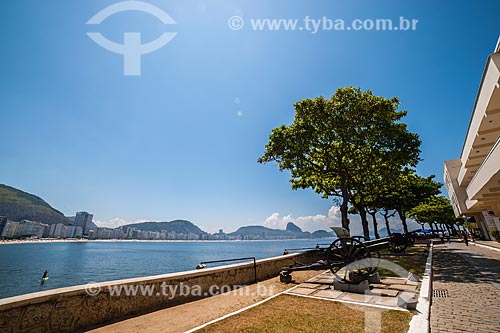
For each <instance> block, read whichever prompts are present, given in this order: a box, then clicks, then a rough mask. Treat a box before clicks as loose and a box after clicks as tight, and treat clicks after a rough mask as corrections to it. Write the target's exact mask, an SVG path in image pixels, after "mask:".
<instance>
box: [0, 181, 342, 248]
mask: <svg viewBox="0 0 500 333" xmlns="http://www.w3.org/2000/svg"><path fill="white" fill-rule="evenodd" d="M0 216H6V217H7V218H8V219H9V220H11V221H21V220H32V221H37V222H42V223H46V224H57V223H63V224H65V225H69V224H73V223H74V221H75V217H74V216H69V217H66V216H64V215H63V213H61V212H60V211H58V210H56V209H55V208H53V207H51V206H50V205H49V204H48V203H46V202H45V201H44V200H43V199H42V198H40V197H37V196H36V195H33V194H29V193H26V192H23V191H21V190H18V189H16V188H13V187H11V186H7V185H3V184H0ZM97 227H98V226H96V225H95V224H94V223H93V222H92V224H91V225H90V228H91V229H95V228H97ZM123 227H124V228H127V227H131V228H136V229H139V230H142V231H157V232H161V231H162V230H165V231H167V232H174V233H176V234H196V235H208V233H207V232H206V231H203V230H201V229H200V228H199V227H198V226H196V225H195V224H193V223H192V222H190V221H186V220H175V221H170V222H142V223H132V224H126V225H124V226H123ZM227 235H228V236H233V237H237V238H241V239H282V238H286V239H290V238H296V239H301V238H325V237H333V236H334V235H333V233H332V232H328V231H325V230H318V231H315V232H313V233H310V232H308V231H302V229H301V228H299V227H298V226H297V225H295V224H294V223H292V222H289V223H288V224H287V226H286V229H285V230H281V229H271V228H267V227H264V226H261V225H256V226H245V227H240V228H239V229H238V230H236V231H235V232H232V233H229V234H227Z"/></svg>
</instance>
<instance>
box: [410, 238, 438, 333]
mask: <svg viewBox="0 0 500 333" xmlns="http://www.w3.org/2000/svg"><path fill="white" fill-rule="evenodd" d="M433 245H434V243H433V241H432V240H431V246H430V248H429V255H428V256H427V262H426V263H425V271H424V277H423V278H422V284H421V286H420V294H419V296H418V303H417V312H418V313H417V314H416V315H414V316H413V318H412V319H411V321H410V329H409V330H408V333H429V331H430V314H431V311H430V310H431V301H432V247H433Z"/></svg>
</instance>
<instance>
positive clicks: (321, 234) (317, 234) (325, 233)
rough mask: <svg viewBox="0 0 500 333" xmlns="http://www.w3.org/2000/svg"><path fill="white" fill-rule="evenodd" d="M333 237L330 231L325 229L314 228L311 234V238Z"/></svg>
mask: <svg viewBox="0 0 500 333" xmlns="http://www.w3.org/2000/svg"><path fill="white" fill-rule="evenodd" d="M331 237H334V236H333V235H332V233H331V232H328V231H325V230H316V231H315V232H313V233H312V234H311V238H331Z"/></svg>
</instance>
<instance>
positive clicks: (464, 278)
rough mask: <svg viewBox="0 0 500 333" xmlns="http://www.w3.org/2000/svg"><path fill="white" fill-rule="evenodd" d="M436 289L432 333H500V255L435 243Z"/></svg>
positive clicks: (434, 279) (478, 249) (470, 247)
mask: <svg viewBox="0 0 500 333" xmlns="http://www.w3.org/2000/svg"><path fill="white" fill-rule="evenodd" d="M432 288H433V292H434V293H435V295H434V297H433V298H432V305H431V320H430V325H431V332H432V333H439V332H446V333H448V332H474V333H481V332H488V333H490V332H500V252H498V251H494V250H490V249H485V248H482V247H477V246H473V245H470V246H465V244H463V243H460V242H452V243H451V244H437V243H435V245H434V255H433V285H432ZM437 294H440V295H439V296H445V297H439V296H438V295H437Z"/></svg>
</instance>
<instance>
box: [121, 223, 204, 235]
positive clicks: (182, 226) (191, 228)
mask: <svg viewBox="0 0 500 333" xmlns="http://www.w3.org/2000/svg"><path fill="white" fill-rule="evenodd" d="M123 227H124V228H127V227H131V228H136V229H139V230H142V231H158V232H160V231H162V230H165V231H168V232H175V233H177V234H189V233H192V234H197V235H206V234H207V233H206V232H205V231H203V230H201V229H200V228H198V226H196V225H194V224H193V223H191V222H189V221H185V220H175V221H170V222H142V223H132V224H126V225H124V226H123Z"/></svg>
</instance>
